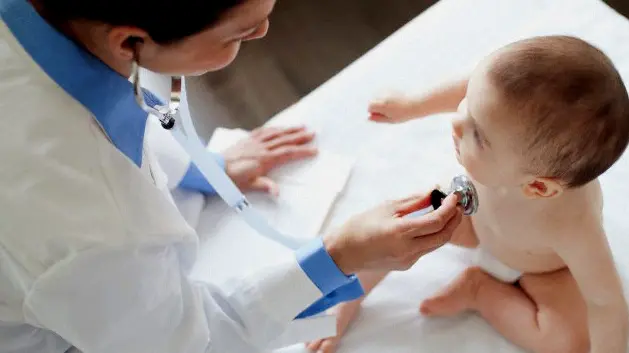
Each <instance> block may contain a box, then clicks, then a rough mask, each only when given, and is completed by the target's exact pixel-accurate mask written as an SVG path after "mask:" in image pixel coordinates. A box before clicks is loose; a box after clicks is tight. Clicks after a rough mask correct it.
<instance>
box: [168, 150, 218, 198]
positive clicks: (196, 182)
mask: <svg viewBox="0 0 629 353" xmlns="http://www.w3.org/2000/svg"><path fill="white" fill-rule="evenodd" d="M208 153H209V152H208ZM212 156H213V157H214V159H215V160H216V161H217V162H218V164H220V166H221V167H222V168H223V169H225V159H224V158H223V156H221V155H220V154H216V153H212ZM178 186H179V187H180V188H182V189H188V190H193V191H200V192H202V193H204V194H207V195H214V194H216V191H215V190H214V188H213V187H212V185H210V184H209V183H208V182H207V180H205V177H204V176H203V174H202V173H201V171H200V170H199V168H197V166H196V165H195V164H194V163H190V166H189V167H188V171H187V172H186V174H185V175H184V176H183V178H182V179H181V181H180V182H179V185H178Z"/></svg>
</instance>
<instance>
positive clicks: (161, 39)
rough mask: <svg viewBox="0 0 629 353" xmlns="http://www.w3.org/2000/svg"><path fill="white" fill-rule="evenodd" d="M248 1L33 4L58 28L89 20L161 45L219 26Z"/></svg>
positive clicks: (52, 0)
mask: <svg viewBox="0 0 629 353" xmlns="http://www.w3.org/2000/svg"><path fill="white" fill-rule="evenodd" d="M246 1H247V0H176V1H175V0H33V2H34V3H36V5H39V6H40V7H41V10H42V11H43V13H44V14H45V16H46V17H47V18H48V19H49V20H51V21H53V22H56V23H58V24H63V23H66V22H68V21H73V20H88V21H95V22H101V23H106V24H109V25H113V26H132V27H137V28H140V29H142V30H144V31H146V32H147V33H148V35H149V36H150V37H151V38H152V39H153V40H154V41H155V42H157V43H159V44H169V43H173V42H176V41H179V40H182V39H184V38H186V37H189V36H191V35H194V34H197V33H199V32H202V31H203V30H205V29H207V28H209V27H211V26H213V25H214V24H216V23H217V22H218V21H219V20H220V19H221V18H222V16H224V15H225V13H226V12H227V11H229V10H230V9H232V8H234V7H236V6H238V5H241V4H243V3H245V2H246Z"/></svg>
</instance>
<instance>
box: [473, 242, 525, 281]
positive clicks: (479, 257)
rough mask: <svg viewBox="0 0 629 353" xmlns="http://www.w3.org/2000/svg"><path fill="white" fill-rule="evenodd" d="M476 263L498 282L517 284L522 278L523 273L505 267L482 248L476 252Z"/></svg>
mask: <svg viewBox="0 0 629 353" xmlns="http://www.w3.org/2000/svg"><path fill="white" fill-rule="evenodd" d="M474 263H475V264H476V265H477V266H479V267H480V268H482V269H483V270H484V271H485V272H487V273H488V274H490V275H492V276H493V277H495V278H496V279H497V280H499V281H502V282H505V283H515V282H517V280H519V279H520V277H522V272H520V271H516V270H514V269H512V268H511V267H509V266H507V265H505V264H504V263H502V262H501V261H500V260H498V259H496V258H495V257H494V256H493V255H492V254H490V253H489V251H487V250H485V249H483V248H481V247H478V248H477V249H476V250H475V256H474Z"/></svg>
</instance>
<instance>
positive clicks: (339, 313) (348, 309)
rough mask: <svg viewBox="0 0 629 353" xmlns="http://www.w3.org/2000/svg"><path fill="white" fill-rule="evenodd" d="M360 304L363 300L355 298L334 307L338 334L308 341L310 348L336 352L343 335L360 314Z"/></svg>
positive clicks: (325, 352)
mask: <svg viewBox="0 0 629 353" xmlns="http://www.w3.org/2000/svg"><path fill="white" fill-rule="evenodd" d="M360 305H361V301H360V300H355V301H353V302H349V303H342V304H339V305H337V306H336V307H335V308H334V309H332V310H333V312H336V331H337V336H336V337H330V338H325V339H322V340H316V341H313V342H309V343H306V347H307V348H308V350H309V351H310V352H313V353H335V352H336V349H337V347H338V344H339V342H340V340H341V337H342V336H343V334H344V333H345V332H346V331H347V329H348V327H349V324H350V323H351V322H352V321H353V320H354V318H355V317H356V315H357V314H358V311H359V310H360Z"/></svg>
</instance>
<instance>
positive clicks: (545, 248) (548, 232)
mask: <svg viewBox="0 0 629 353" xmlns="http://www.w3.org/2000/svg"><path fill="white" fill-rule="evenodd" d="M485 206H488V207H486V208H485V210H483V211H479V212H478V214H477V215H475V216H474V217H473V218H472V224H473V226H474V232H475V233H476V237H477V238H478V240H479V242H480V246H482V247H483V248H484V249H486V250H488V251H489V252H491V253H492V255H493V256H495V257H496V258H498V259H499V260H500V261H502V262H503V263H505V264H506V265H507V266H509V267H511V268H513V269H516V270H519V271H521V272H525V273H539V272H548V271H553V270H556V269H559V268H562V267H564V263H563V261H562V260H561V259H560V258H559V256H557V254H556V253H555V252H554V251H553V249H552V248H551V247H550V244H551V242H552V238H553V237H556V236H558V235H559V234H560V232H562V229H557V228H556V227H552V226H551V225H549V224H548V222H545V221H544V219H542V218H540V217H534V216H533V215H530V214H525V213H522V212H518V211H517V210H514V209H512V208H510V207H507V206H508V205H503V206H502V207H491V205H485Z"/></svg>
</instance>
